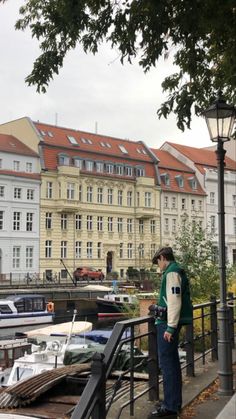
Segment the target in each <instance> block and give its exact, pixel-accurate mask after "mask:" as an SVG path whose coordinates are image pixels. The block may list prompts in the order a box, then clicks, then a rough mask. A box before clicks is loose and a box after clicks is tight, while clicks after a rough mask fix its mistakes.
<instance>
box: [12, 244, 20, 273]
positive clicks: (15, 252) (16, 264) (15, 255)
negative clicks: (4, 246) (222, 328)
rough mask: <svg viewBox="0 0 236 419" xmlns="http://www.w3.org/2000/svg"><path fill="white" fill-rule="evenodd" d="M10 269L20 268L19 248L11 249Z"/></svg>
mask: <svg viewBox="0 0 236 419" xmlns="http://www.w3.org/2000/svg"><path fill="white" fill-rule="evenodd" d="M12 267H13V268H20V246H14V247H13V258H12Z"/></svg>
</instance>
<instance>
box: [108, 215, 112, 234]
mask: <svg viewBox="0 0 236 419" xmlns="http://www.w3.org/2000/svg"><path fill="white" fill-rule="evenodd" d="M108 231H109V232H111V231H113V217H108Z"/></svg>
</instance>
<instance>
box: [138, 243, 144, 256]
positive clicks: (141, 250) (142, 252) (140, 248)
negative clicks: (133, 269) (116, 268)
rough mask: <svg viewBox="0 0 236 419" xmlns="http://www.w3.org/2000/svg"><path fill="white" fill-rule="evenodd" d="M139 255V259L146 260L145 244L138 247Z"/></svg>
mask: <svg viewBox="0 0 236 419" xmlns="http://www.w3.org/2000/svg"><path fill="white" fill-rule="evenodd" d="M138 255H139V258H142V259H143V258H144V243H140V244H139V246H138Z"/></svg>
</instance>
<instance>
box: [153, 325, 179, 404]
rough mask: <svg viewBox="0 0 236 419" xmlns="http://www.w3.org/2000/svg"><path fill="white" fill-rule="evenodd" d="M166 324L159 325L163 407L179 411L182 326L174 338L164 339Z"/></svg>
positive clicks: (158, 341)
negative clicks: (179, 345)
mask: <svg viewBox="0 0 236 419" xmlns="http://www.w3.org/2000/svg"><path fill="white" fill-rule="evenodd" d="M166 328H167V325H166V324H164V323H163V324H158V325H157V344H158V356H159V365H160V368H161V371H162V375H163V391H164V401H163V407H164V408H165V409H168V410H172V411H174V412H177V411H178V410H179V409H180V408H181V405H182V374H181V368H180V361H179V353H178V343H179V332H180V328H181V327H178V329H176V332H175V333H174V334H173V340H172V341H171V342H168V341H166V340H164V337H163V336H164V333H165V331H166Z"/></svg>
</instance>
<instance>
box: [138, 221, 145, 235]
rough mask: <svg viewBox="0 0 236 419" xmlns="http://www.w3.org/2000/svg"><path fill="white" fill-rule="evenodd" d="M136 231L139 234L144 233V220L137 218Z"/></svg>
mask: <svg viewBox="0 0 236 419" xmlns="http://www.w3.org/2000/svg"><path fill="white" fill-rule="evenodd" d="M138 231H139V234H143V233H144V220H142V219H141V220H138Z"/></svg>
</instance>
